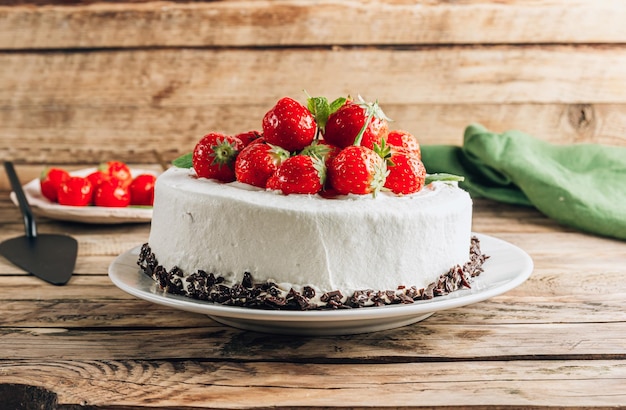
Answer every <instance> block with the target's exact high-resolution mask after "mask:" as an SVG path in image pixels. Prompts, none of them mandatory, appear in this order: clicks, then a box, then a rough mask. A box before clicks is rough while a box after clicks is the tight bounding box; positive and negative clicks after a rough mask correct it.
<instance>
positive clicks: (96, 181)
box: [87, 171, 109, 189]
mask: <svg viewBox="0 0 626 410" xmlns="http://www.w3.org/2000/svg"><path fill="white" fill-rule="evenodd" d="M87 179H88V180H89V182H91V185H92V186H93V188H94V189H96V188H97V187H98V185H100V184H101V183H102V182H103V181H106V180H107V179H109V175H108V174H106V173H105V172H103V171H94V172H92V173H91V174H89V175H87Z"/></svg>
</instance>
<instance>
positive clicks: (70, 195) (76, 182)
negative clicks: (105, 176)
mask: <svg viewBox="0 0 626 410" xmlns="http://www.w3.org/2000/svg"><path fill="white" fill-rule="evenodd" d="M92 198H93V186H92V185H91V182H89V180H88V179H87V178H84V177H76V176H72V177H69V178H68V179H67V180H65V181H63V182H62V183H61V185H59V189H58V191H57V199H58V202H59V205H70V206H86V205H89V204H90V203H91V200H92Z"/></svg>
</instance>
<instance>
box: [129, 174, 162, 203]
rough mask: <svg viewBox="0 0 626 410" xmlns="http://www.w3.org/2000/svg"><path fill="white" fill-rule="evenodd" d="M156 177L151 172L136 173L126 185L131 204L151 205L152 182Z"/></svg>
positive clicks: (152, 196)
mask: <svg viewBox="0 0 626 410" xmlns="http://www.w3.org/2000/svg"><path fill="white" fill-rule="evenodd" d="M155 182H156V177H155V176H154V175H152V174H141V175H137V176H136V177H135V179H133V182H131V183H130V185H129V186H128V190H129V191H130V204H131V205H144V206H152V204H153V203H154V183H155Z"/></svg>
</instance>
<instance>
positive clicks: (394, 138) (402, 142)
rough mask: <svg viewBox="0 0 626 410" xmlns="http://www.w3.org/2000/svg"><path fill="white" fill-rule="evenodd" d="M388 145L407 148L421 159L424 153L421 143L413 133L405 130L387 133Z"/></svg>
mask: <svg viewBox="0 0 626 410" xmlns="http://www.w3.org/2000/svg"><path fill="white" fill-rule="evenodd" d="M387 145H391V146H394V147H399V148H405V149H407V150H409V151H411V152H412V153H414V154H415V155H417V157H418V158H420V159H421V157H422V153H421V149H420V144H419V142H418V141H417V138H415V136H414V135H413V134H411V133H410V132H408V131H404V130H393V131H389V134H387Z"/></svg>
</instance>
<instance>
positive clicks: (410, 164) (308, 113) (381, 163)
mask: <svg viewBox="0 0 626 410" xmlns="http://www.w3.org/2000/svg"><path fill="white" fill-rule="evenodd" d="M174 165H176V166H178V167H193V168H194V170H195V172H196V174H197V176H198V177H202V178H210V179H215V180H219V181H223V182H232V181H235V180H236V181H239V182H242V183H246V184H250V185H253V186H256V187H260V188H265V189H269V190H275V191H280V192H282V193H283V194H285V195H288V194H317V193H323V194H327V195H329V196H332V195H334V194H339V195H346V194H358V195H365V194H373V195H376V193H378V192H380V191H381V190H385V191H390V192H393V193H395V194H397V195H407V194H412V193H415V192H418V191H419V190H420V189H421V188H422V187H423V186H424V184H425V179H426V170H425V168H424V165H423V163H422V161H421V153H420V145H419V143H418V141H417V139H416V138H415V137H414V136H413V135H412V134H411V133H409V132H407V131H401V130H391V131H390V130H389V118H387V117H386V116H385V114H384V113H383V111H382V110H381V108H380V106H379V105H378V103H377V102H373V103H372V102H366V101H364V100H363V99H362V98H361V97H359V99H358V100H353V99H351V98H338V99H336V100H334V101H332V102H329V100H328V99H326V98H325V97H308V98H307V105H306V106H305V105H303V104H301V103H299V102H298V101H296V100H294V99H292V98H289V97H284V98H281V99H280V100H279V101H278V102H277V103H276V105H275V106H274V107H272V108H271V109H270V110H269V111H268V112H267V113H266V114H265V116H264V117H263V120H262V132H258V131H249V132H245V133H241V134H238V135H235V136H230V135H225V134H222V133H217V132H213V133H209V134H207V135H205V136H204V137H203V138H202V139H201V140H200V141H199V142H198V143H197V144H196V146H195V148H194V151H193V153H190V154H187V155H184V156H182V157H179V158H177V159H176V160H175V161H174Z"/></svg>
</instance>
